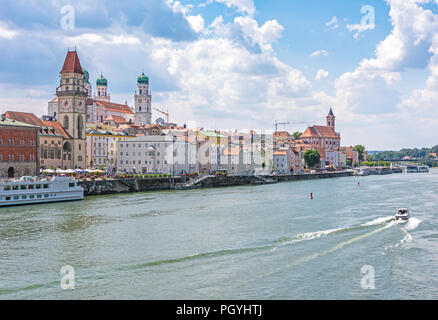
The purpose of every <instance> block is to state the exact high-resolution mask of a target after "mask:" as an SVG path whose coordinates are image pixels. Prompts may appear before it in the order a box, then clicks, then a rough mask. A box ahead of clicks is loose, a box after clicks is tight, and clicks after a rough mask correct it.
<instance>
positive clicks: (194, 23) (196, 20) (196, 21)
mask: <svg viewBox="0 0 438 320" xmlns="http://www.w3.org/2000/svg"><path fill="white" fill-rule="evenodd" d="M187 20H188V21H189V23H190V25H191V27H192V29H193V30H195V32H197V33H199V32H202V31H204V25H205V22H204V18H203V17H202V16H201V15H199V14H198V15H196V16H188V17H187Z"/></svg>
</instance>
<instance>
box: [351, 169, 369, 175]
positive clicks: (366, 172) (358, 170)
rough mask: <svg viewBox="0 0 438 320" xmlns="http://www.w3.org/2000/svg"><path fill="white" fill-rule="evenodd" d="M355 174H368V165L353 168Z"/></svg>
mask: <svg viewBox="0 0 438 320" xmlns="http://www.w3.org/2000/svg"><path fill="white" fill-rule="evenodd" d="M354 175H355V176H369V175H370V168H368V167H360V168H357V169H355V170H354Z"/></svg>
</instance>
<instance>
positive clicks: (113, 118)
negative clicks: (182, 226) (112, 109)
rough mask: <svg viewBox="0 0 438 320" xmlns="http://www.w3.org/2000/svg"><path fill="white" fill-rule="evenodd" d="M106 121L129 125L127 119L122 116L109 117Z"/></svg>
mask: <svg viewBox="0 0 438 320" xmlns="http://www.w3.org/2000/svg"><path fill="white" fill-rule="evenodd" d="M105 121H114V122H115V123H118V124H122V123H128V122H127V121H126V120H125V118H123V117H121V116H109V117H108V118H106V119H105Z"/></svg>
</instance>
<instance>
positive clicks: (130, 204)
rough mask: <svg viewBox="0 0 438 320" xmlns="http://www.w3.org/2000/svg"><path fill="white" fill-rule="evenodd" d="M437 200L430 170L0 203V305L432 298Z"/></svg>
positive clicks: (435, 174) (436, 180)
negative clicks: (404, 217) (399, 215)
mask: <svg viewBox="0 0 438 320" xmlns="http://www.w3.org/2000/svg"><path fill="white" fill-rule="evenodd" d="M358 181H360V186H358ZM311 192H312V193H313V195H314V199H313V200H310V197H309V195H310V193H311ZM437 205H438V170H432V171H431V172H430V173H429V174H394V175H388V176H369V177H360V178H358V177H347V178H337V179H325V180H314V181H301V182H289V183H279V184H275V185H266V186H242V187H230V188H218V189H203V190H189V191H172V192H149V193H136V194H125V195H111V196H100V197H89V198H87V199H86V200H85V201H82V202H68V203H67V202H66V203H59V204H47V205H36V206H24V207H13V208H1V209H0V299H437V298H438V276H437V270H438V209H437V208H438V206H437ZM400 207H407V208H409V209H410V211H411V215H412V218H411V220H410V221H409V222H408V223H407V224H405V225H401V224H396V223H395V222H394V221H393V219H392V217H393V215H394V214H395V212H396V211H397V209H398V208H400ZM66 265H68V266H72V267H73V268H74V289H71V290H63V289H62V288H61V280H62V279H65V278H63V277H64V276H65V273H61V268H62V267H63V266H66ZM70 271H72V270H70ZM68 275H69V276H72V273H69V274H68ZM67 284H69V285H70V286H72V285H73V282H72V281H71V282H68V283H67Z"/></svg>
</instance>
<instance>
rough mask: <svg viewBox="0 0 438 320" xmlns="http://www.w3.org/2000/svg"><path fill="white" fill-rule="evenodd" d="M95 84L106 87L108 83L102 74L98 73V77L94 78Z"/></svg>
mask: <svg viewBox="0 0 438 320" xmlns="http://www.w3.org/2000/svg"><path fill="white" fill-rule="evenodd" d="M96 85H98V86H105V87H106V86H107V85H108V81H107V80H106V79H105V78H104V77H103V75H100V78H99V79H97V80H96Z"/></svg>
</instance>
